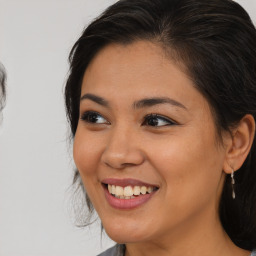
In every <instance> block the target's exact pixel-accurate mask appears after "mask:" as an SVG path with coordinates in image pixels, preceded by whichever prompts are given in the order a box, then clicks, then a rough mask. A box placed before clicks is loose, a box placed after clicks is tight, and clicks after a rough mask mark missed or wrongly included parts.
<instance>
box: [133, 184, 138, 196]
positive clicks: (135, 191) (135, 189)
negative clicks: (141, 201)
mask: <svg viewBox="0 0 256 256" xmlns="http://www.w3.org/2000/svg"><path fill="white" fill-rule="evenodd" d="M133 194H134V195H135V196H138V195H139V194H140V187H139V186H135V187H134V188H133Z"/></svg>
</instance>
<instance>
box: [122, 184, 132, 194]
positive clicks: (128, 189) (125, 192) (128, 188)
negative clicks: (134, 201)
mask: <svg viewBox="0 0 256 256" xmlns="http://www.w3.org/2000/svg"><path fill="white" fill-rule="evenodd" d="M132 195H133V189H132V187H131V186H127V187H125V188H124V196H132Z"/></svg>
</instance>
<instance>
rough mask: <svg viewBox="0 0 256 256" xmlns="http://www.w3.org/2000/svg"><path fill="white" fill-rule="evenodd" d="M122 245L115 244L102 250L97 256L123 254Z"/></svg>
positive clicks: (120, 255) (117, 255)
mask: <svg viewBox="0 0 256 256" xmlns="http://www.w3.org/2000/svg"><path fill="white" fill-rule="evenodd" d="M122 251H123V245H120V244H117V245H115V246H113V247H111V248H109V249H107V250H106V251H104V252H102V253H101V254H99V255H98V256H123V253H122Z"/></svg>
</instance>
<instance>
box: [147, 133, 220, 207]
mask: <svg viewBox="0 0 256 256" xmlns="http://www.w3.org/2000/svg"><path fill="white" fill-rule="evenodd" d="M197 133H198V134H197ZM213 134H214V133H213ZM195 138H197V139H195ZM198 138H200V139H198ZM155 145H157V146H156V147H154V149H153V150H152V151H151V152H150V154H151V156H152V157H151V159H154V161H152V165H154V167H155V169H157V170H158V171H159V174H160V175H161V176H162V180H163V182H164V187H165V189H166V195H168V197H169V198H170V200H171V201H173V202H174V201H175V202H176V203H175V204H176V205H180V206H181V207H182V205H186V204H188V203H189V202H192V203H193V202H195V200H198V198H199V197H200V198H201V199H202V200H204V201H207V200H206V199H207V197H208V198H209V197H210V196H214V195H216V192H217V191H218V189H219V187H218V186H219V182H220V178H221V174H222V165H223V161H224V154H223V152H222V151H221V150H219V149H218V148H217V146H216V142H215V137H214V136H212V137H211V136H209V134H208V133H207V134H206V133H205V132H203V131H201V132H200V131H197V132H193V131H190V133H188V134H184V136H182V137H178V136H177V137H175V136H173V137H172V138H170V140H165V141H163V142H161V143H160V142H159V143H155ZM146 147H147V146H146ZM147 148H149V147H147ZM155 152H159V153H158V154H157V156H156V154H155ZM153 156H154V157H153ZM178 208H179V207H178Z"/></svg>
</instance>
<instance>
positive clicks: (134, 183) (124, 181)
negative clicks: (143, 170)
mask: <svg viewBox="0 0 256 256" xmlns="http://www.w3.org/2000/svg"><path fill="white" fill-rule="evenodd" d="M101 182H102V183H104V184H111V185H115V186H120V187H126V186H132V187H133V186H146V187H157V188H158V186H157V185H155V184H149V183H145V182H142V181H140V180H135V179H114V178H108V179H104V180H102V181H101Z"/></svg>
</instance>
